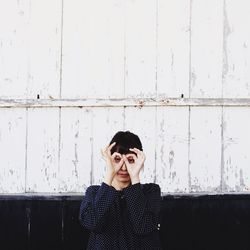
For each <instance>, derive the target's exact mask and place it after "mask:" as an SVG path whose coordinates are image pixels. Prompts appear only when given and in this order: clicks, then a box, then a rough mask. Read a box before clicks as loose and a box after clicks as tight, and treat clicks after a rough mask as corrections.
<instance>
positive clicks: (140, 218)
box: [124, 183, 161, 235]
mask: <svg viewBox="0 0 250 250" xmlns="http://www.w3.org/2000/svg"><path fill="white" fill-rule="evenodd" d="M124 196H125V199H126V201H127V207H128V212H129V216H130V220H131V223H132V226H133V229H134V232H135V233H136V234H138V235H145V234H148V233H150V232H152V231H154V230H157V229H158V224H159V214H160V207H161V191H160V187H159V185H157V184H144V190H142V186H141V184H140V183H136V184H134V185H132V186H130V187H127V188H125V189H124Z"/></svg>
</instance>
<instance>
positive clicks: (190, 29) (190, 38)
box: [188, 0, 193, 193]
mask: <svg viewBox="0 0 250 250" xmlns="http://www.w3.org/2000/svg"><path fill="white" fill-rule="evenodd" d="M192 4H193V0H190V2H189V80H188V84H189V98H190V96H191V77H192V75H191V70H192ZM190 119H191V107H190V106H189V107H188V192H189V193H190V192H191V170H190V163H191V162H190V135H191V132H190Z"/></svg>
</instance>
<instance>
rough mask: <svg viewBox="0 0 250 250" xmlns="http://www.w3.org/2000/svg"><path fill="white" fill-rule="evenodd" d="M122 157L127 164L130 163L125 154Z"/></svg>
mask: <svg viewBox="0 0 250 250" xmlns="http://www.w3.org/2000/svg"><path fill="white" fill-rule="evenodd" d="M122 159H123V160H124V162H125V164H126V165H129V164H130V163H129V162H128V159H127V157H126V156H125V155H122Z"/></svg>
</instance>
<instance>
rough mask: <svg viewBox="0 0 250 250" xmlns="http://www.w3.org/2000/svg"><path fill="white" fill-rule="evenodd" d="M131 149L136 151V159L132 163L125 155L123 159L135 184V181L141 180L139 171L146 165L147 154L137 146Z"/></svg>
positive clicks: (134, 156) (134, 157)
mask: <svg viewBox="0 0 250 250" xmlns="http://www.w3.org/2000/svg"><path fill="white" fill-rule="evenodd" d="M129 150H130V151H132V152H134V153H136V155H134V154H132V155H133V156H132V157H133V160H134V161H133V162H132V163H130V162H129V160H128V159H127V157H126V156H125V155H123V156H122V157H123V160H124V162H125V164H126V167H127V171H128V173H129V175H130V179H131V182H132V184H135V183H138V182H140V179H139V173H140V171H141V169H142V168H143V166H144V162H145V160H146V156H145V154H144V153H143V152H142V151H141V150H139V149H137V148H130V149H129Z"/></svg>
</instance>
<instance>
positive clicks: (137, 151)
mask: <svg viewBox="0 0 250 250" xmlns="http://www.w3.org/2000/svg"><path fill="white" fill-rule="evenodd" d="M129 150H130V151H132V152H135V153H136V154H141V153H142V151H141V150H139V149H138V148H130V149H129Z"/></svg>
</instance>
